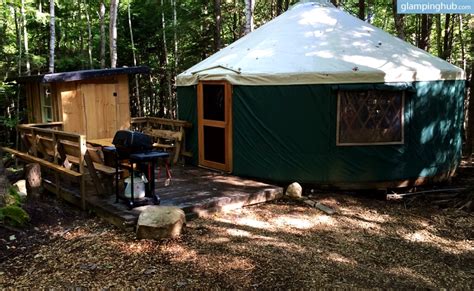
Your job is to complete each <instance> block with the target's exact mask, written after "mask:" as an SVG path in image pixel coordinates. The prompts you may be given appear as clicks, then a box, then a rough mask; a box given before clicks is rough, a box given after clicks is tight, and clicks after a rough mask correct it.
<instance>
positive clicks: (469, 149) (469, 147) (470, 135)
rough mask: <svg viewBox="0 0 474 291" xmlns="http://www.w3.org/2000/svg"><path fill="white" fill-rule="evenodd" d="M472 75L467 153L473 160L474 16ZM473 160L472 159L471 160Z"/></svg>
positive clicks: (473, 28) (473, 20)
mask: <svg viewBox="0 0 474 291" xmlns="http://www.w3.org/2000/svg"><path fill="white" fill-rule="evenodd" d="M470 50H471V52H470V53H471V77H470V81H469V84H470V86H469V95H468V101H467V102H468V113H467V114H468V120H467V121H468V122H467V129H466V131H467V138H466V155H467V156H468V157H469V159H470V160H471V157H472V153H473V150H474V149H473V145H474V18H473V17H472V16H471V49H470ZM471 161H472V160H471Z"/></svg>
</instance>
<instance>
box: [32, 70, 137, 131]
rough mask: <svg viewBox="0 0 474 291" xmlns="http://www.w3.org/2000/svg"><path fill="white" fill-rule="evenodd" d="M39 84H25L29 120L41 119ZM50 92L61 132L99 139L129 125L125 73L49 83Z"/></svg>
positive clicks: (54, 114) (127, 88)
mask: <svg viewBox="0 0 474 291" xmlns="http://www.w3.org/2000/svg"><path fill="white" fill-rule="evenodd" d="M40 86H41V85H40V84H39V83H28V84H25V93H26V96H27V106H28V122H29V123H41V122H44V120H42V112H41V98H40V96H41V95H40V91H39V90H40V88H41V87H40ZM51 91H52V102H53V117H54V121H62V122H63V124H64V131H68V132H73V133H78V134H84V135H86V136H87V138H88V139H99V138H110V137H113V136H114V135H115V132H116V131H117V130H119V129H129V128H130V121H131V117H130V97H129V86H128V75H118V76H113V77H101V78H96V79H92V80H84V81H76V82H63V83H51Z"/></svg>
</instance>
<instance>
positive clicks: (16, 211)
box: [0, 205, 30, 227]
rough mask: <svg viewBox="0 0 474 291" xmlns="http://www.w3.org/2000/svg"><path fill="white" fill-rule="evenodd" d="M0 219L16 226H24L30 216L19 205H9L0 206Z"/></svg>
mask: <svg viewBox="0 0 474 291" xmlns="http://www.w3.org/2000/svg"><path fill="white" fill-rule="evenodd" d="M0 221H1V222H3V223H5V224H8V225H11V226H16V227H21V226H25V225H26V224H27V223H28V222H29V221H30V216H29V215H28V213H26V211H25V210H24V209H23V208H21V207H20V206H16V205H10V206H5V207H2V208H0Z"/></svg>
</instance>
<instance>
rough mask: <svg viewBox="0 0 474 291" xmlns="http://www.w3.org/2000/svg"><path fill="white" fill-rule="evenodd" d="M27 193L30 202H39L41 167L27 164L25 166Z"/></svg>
mask: <svg viewBox="0 0 474 291" xmlns="http://www.w3.org/2000/svg"><path fill="white" fill-rule="evenodd" d="M25 180H26V193H27V194H28V196H27V198H28V200H32V201H33V200H38V199H39V198H40V197H41V192H42V188H41V180H42V178H41V166H40V165H39V164H27V165H26V166H25Z"/></svg>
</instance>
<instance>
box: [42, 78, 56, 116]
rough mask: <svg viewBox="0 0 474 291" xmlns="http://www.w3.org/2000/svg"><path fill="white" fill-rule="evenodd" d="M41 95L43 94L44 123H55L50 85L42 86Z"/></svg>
mask: <svg viewBox="0 0 474 291" xmlns="http://www.w3.org/2000/svg"><path fill="white" fill-rule="evenodd" d="M40 94H41V112H42V118H43V122H52V121H53V102H52V96H51V86H50V84H42V85H41V91H40Z"/></svg>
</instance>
